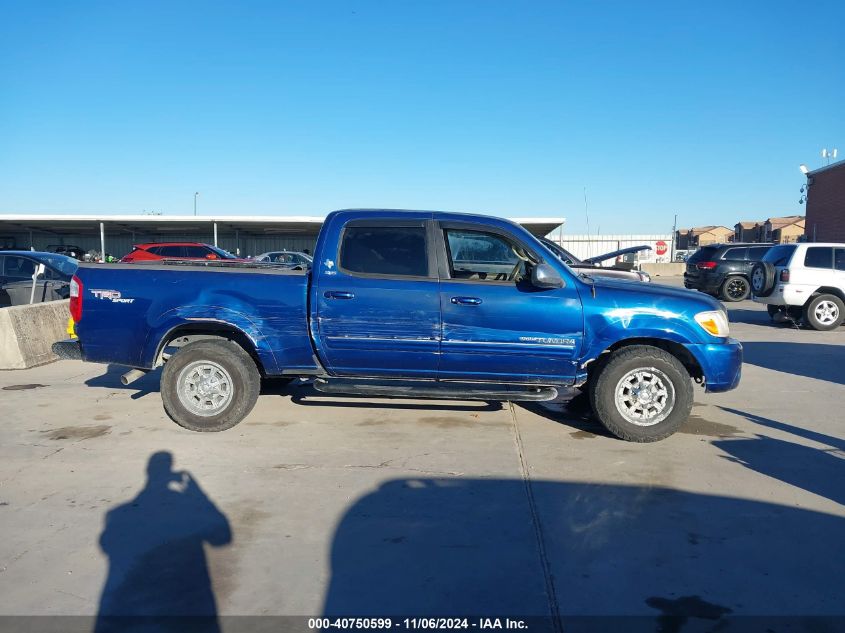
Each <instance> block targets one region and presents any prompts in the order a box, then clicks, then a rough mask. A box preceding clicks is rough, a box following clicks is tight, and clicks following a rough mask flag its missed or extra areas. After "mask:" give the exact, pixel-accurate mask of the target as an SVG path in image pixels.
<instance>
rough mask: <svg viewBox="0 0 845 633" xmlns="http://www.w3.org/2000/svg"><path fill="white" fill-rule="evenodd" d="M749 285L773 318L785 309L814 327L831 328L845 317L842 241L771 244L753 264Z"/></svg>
mask: <svg viewBox="0 0 845 633" xmlns="http://www.w3.org/2000/svg"><path fill="white" fill-rule="evenodd" d="M751 288H752V291H753V293H754V301H756V302H757V303H763V304H766V307H767V309H768V311H769V315H770V316H771V317H772V318H775V316H776V315H777V314H778V313H785V314H787V315H789V316H790V317H792V318H793V319H799V318H801V319H803V321H804V323H805V324H806V325H808V326H809V327H811V328H813V329H814V330H834V329H836V328H838V327H839V326H840V325H842V323H843V320H845V244H833V243H826V244H825V243H812V242H811V243H806V242H804V243H801V244H779V245H777V246H773V247H772V248H771V250H769V252H768V253H766V256H765V257H764V258H763V260H762V261H760V262H759V263H757V264H756V265H755V266H754V269H753V271H752V273H751Z"/></svg>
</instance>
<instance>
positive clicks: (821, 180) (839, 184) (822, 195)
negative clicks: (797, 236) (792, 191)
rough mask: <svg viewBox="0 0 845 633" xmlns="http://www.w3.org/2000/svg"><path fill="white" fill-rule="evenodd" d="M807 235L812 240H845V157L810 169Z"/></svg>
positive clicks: (806, 222) (808, 174) (808, 176)
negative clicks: (830, 163) (824, 165)
mask: <svg viewBox="0 0 845 633" xmlns="http://www.w3.org/2000/svg"><path fill="white" fill-rule="evenodd" d="M805 234H806V236H807V239H808V240H810V241H811V242H845V160H841V161H839V162H838V163H833V164H832V165H828V166H827V167H821V168H820V169H815V170H813V171H809V172H807V217H806V221H805Z"/></svg>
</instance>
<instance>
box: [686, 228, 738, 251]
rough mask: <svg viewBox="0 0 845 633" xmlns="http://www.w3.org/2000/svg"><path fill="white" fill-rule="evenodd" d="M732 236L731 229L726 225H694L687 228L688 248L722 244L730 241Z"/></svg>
mask: <svg viewBox="0 0 845 633" xmlns="http://www.w3.org/2000/svg"><path fill="white" fill-rule="evenodd" d="M733 238H734V231H733V229H729V228H728V227H726V226H712V225H709V226H695V227H693V228H691V229H690V230H689V235H688V238H687V240H688V244H689V246H688V247H689V248H699V247H700V246H706V245H707V244H724V243H726V242H732V241H733Z"/></svg>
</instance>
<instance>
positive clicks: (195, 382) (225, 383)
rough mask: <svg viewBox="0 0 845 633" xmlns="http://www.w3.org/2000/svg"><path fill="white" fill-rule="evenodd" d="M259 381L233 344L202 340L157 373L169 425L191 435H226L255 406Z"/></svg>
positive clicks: (251, 364) (247, 359)
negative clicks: (184, 429) (179, 427)
mask: <svg viewBox="0 0 845 633" xmlns="http://www.w3.org/2000/svg"><path fill="white" fill-rule="evenodd" d="M260 387H261V376H260V374H259V373H258V368H257V367H256V366H255V362H254V361H253V360H252V357H250V355H249V354H247V353H246V352H245V351H244V349H243V348H242V347H241V346H240V345H238V344H237V343H234V342H232V341H227V340H205V341H197V342H196V343H190V344H189V345H186V346H185V347H183V348H181V349H180V350H179V351H178V352H176V353H175V354H174V355H173V356H172V357H171V358H170V359H169V360H168V361H167V363H165V365H164V370H163V371H162V373H161V398H162V401H163V402H164V410H165V412H166V413H167V415H168V416H169V417H170V419H171V420H173V421H174V422H176V424H178V425H179V426H182V427H184V428H186V429H190V430H191V431H200V432H207V431H225V430H226V429H230V428H232V427H233V426H235V425H236V424H237V423H238V422H240V421H241V420H243V419H244V418H245V417H246V416H247V415H248V414H249V412H250V411H251V410H252V408H253V407H254V406H255V403H256V401H257V400H258V393H259V389H260Z"/></svg>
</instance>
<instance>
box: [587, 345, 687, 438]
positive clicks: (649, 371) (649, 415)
mask: <svg viewBox="0 0 845 633" xmlns="http://www.w3.org/2000/svg"><path fill="white" fill-rule="evenodd" d="M589 394H590V404H591V405H592V408H593V412H594V413H595V414H596V417H598V419H599V421H600V422H601V423H602V424H603V425H604V426H605V428H607V430H608V431H610V432H611V433H612V434H613V435H615V436H616V437H618V438H621V439H623V440H628V441H629V442H656V441H658V440H662V439H664V438H667V437H669V436H670V435H672V434H673V433H674V432H675V431H677V430H678V428H679V427H680V426H681V424H683V423H684V421H685V420H686V419H687V417H689V413H690V411H691V410H692V401H693V391H692V380H691V379H690V376H689V373H688V372H687V370H686V368H685V367H684V366H683V364H682V363H681V362H680V361H679V360H678V359H677V358H675V357H674V356H672V355H671V354H670V353H668V352H666V351H665V350H662V349H659V348H657V347H651V346H649V345H632V346H630V347H625V348H623V349H621V350H618V351H616V352H613V353H612V354H611V355H610V356H609V357H608V359H607V360H606V361H605V362H603V363H602V365H601V368H600V369H599V371H598V372H597V374H596V375H595V376H593V377H592V380H591V381H590V389H589Z"/></svg>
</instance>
